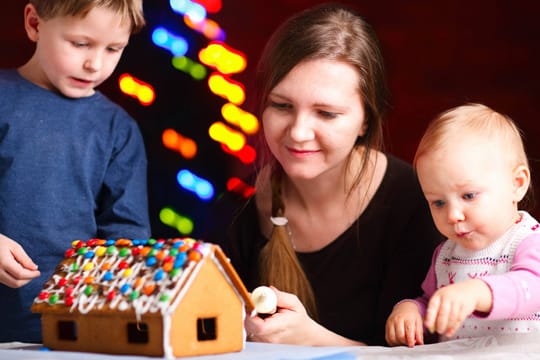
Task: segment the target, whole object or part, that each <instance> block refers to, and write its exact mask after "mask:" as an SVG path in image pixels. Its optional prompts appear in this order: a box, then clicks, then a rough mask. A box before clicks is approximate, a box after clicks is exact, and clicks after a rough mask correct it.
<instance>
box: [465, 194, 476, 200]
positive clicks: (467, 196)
mask: <svg viewBox="0 0 540 360" xmlns="http://www.w3.org/2000/svg"><path fill="white" fill-rule="evenodd" d="M475 197H476V193H467V194H465V195H463V198H464V199H465V200H472V199H474V198H475Z"/></svg>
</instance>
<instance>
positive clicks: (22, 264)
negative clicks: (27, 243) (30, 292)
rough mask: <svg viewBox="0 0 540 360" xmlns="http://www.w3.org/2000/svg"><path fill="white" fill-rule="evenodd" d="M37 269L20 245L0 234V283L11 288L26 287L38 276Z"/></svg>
mask: <svg viewBox="0 0 540 360" xmlns="http://www.w3.org/2000/svg"><path fill="white" fill-rule="evenodd" d="M37 268H38V267H37V265H36V264H35V263H34V262H33V261H32V259H30V257H29V256H28V254H26V252H25V251H24V249H23V248H22V246H21V245H19V244H18V243H16V242H15V241H13V240H11V239H10V238H8V237H7V236H4V235H2V234H0V283H2V284H4V285H7V286H9V287H12V288H18V287H21V286H23V285H26V284H27V283H29V282H30V280H32V279H34V278H36V277H38V276H39V274H40V272H39V270H38V269H37Z"/></svg>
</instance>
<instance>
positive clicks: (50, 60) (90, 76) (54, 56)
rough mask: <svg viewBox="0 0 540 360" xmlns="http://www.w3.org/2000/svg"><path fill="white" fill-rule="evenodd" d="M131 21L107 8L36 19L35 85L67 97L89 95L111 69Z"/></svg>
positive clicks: (124, 41)
mask: <svg viewBox="0 0 540 360" xmlns="http://www.w3.org/2000/svg"><path fill="white" fill-rule="evenodd" d="M130 30H131V24H130V23H127V22H122V17H121V16H120V15H118V14H116V13H115V12H113V11H112V10H110V9H107V8H103V7H98V8H93V9H92V10H90V12H89V13H88V14H87V15H86V16H85V17H84V18H81V17H73V16H64V17H56V18H52V19H49V20H43V19H40V25H39V34H38V35H39V36H38V40H37V44H36V57H37V59H38V67H39V68H38V69H37V74H39V75H38V76H37V78H36V79H33V80H34V82H37V83H38V85H40V86H42V87H45V88H47V89H49V90H53V91H57V92H60V93H62V94H64V95H65V96H67V97H72V98H80V97H85V96H90V95H92V94H93V93H94V88H95V87H97V86H98V85H100V84H101V83H102V82H103V81H105V80H106V79H107V78H108V77H109V76H110V75H111V74H112V72H113V71H114V69H115V67H116V65H117V64H118V61H119V60H120V56H121V55H122V52H123V50H124V48H125V46H126V45H127V43H128V41H129V36H130Z"/></svg>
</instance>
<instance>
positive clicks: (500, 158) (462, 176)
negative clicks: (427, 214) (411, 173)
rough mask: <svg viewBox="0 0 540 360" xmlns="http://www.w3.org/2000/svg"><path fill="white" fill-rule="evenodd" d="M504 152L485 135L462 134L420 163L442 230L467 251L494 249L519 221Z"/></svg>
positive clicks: (423, 182) (424, 185)
mask: <svg viewBox="0 0 540 360" xmlns="http://www.w3.org/2000/svg"><path fill="white" fill-rule="evenodd" d="M505 150H506V151H508V149H505V148H504V147H501V146H498V144H494V143H493V141H487V140H486V139H484V138H482V137H481V136H463V137H456V138H455V139H453V140H452V141H450V142H448V143H447V144H446V145H444V146H443V147H442V148H440V149H436V150H435V151H431V152H427V153H426V154H425V155H423V156H422V157H420V158H419V159H417V172H418V178H419V180H420V184H421V186H422V191H423V192H424V195H425V197H426V199H427V201H428V203H429V206H430V209H431V214H432V217H433V220H434V222H435V225H436V226H437V229H439V231H440V232H441V233H442V234H443V235H445V236H446V237H447V238H448V239H450V240H453V241H455V242H457V243H459V244H460V245H461V246H463V247H465V248H467V249H471V250H480V249H483V248H485V247H487V246H489V245H490V244H491V243H493V242H494V241H496V240H497V239H498V238H500V237H501V236H502V235H503V234H504V233H505V232H506V231H507V230H508V229H509V228H510V227H511V226H512V224H514V223H515V222H516V221H517V219H519V214H518V212H517V201H516V191H515V184H514V181H513V179H514V176H513V167H512V165H511V162H510V160H509V156H506V155H505V153H504V151H505Z"/></svg>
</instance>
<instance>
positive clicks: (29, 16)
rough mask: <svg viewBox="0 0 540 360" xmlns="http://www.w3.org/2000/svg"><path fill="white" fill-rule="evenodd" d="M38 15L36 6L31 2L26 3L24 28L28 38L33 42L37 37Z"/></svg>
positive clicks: (39, 19)
mask: <svg viewBox="0 0 540 360" xmlns="http://www.w3.org/2000/svg"><path fill="white" fill-rule="evenodd" d="M40 21H41V18H40V17H39V15H38V13H37V10H36V8H35V7H34V5H32V4H26V6H25V7H24V29H25V30H26V35H28V38H29V39H30V40H32V41H34V42H36V41H38V39H39V22H40Z"/></svg>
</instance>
